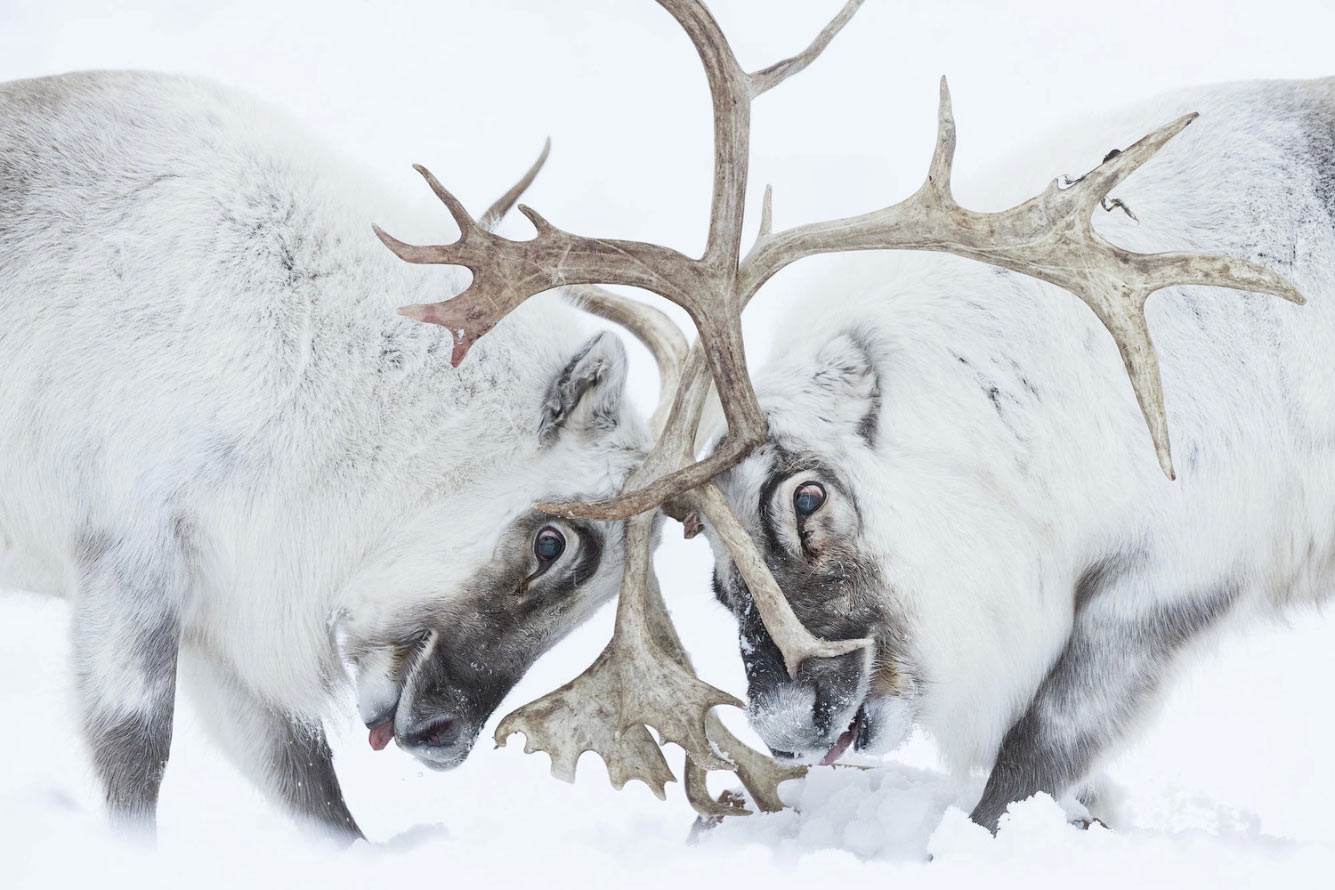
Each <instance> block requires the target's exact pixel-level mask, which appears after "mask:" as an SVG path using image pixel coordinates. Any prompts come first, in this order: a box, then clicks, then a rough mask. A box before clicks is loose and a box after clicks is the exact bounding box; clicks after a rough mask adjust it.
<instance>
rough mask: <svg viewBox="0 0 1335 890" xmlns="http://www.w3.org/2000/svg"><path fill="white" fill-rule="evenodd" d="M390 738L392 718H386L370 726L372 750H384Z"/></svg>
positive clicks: (392, 726) (392, 732)
mask: <svg viewBox="0 0 1335 890" xmlns="http://www.w3.org/2000/svg"><path fill="white" fill-rule="evenodd" d="M392 738H394V721H393V720H386V721H384V722H383V723H377V724H376V725H375V726H372V727H371V749H372V750H373V751H383V750H385V746H386V745H388V744H389V742H390V739H392Z"/></svg>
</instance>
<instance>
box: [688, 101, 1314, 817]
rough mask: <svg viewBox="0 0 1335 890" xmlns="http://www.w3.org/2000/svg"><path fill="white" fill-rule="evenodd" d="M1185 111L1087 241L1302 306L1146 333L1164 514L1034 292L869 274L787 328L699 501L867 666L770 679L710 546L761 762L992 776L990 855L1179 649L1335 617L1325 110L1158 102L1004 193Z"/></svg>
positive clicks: (1094, 747) (917, 263)
mask: <svg viewBox="0 0 1335 890" xmlns="http://www.w3.org/2000/svg"><path fill="white" fill-rule="evenodd" d="M1189 111H1199V112H1200V114H1201V117H1200V119H1199V120H1198V121H1197V122H1196V123H1195V124H1194V125H1193V126H1191V127H1190V128H1188V129H1187V130H1185V131H1184V132H1183V133H1182V135H1180V136H1178V137H1177V138H1175V139H1174V140H1173V141H1172V142H1171V143H1169V144H1168V145H1167V147H1166V148H1164V149H1163V150H1162V152H1161V153H1160V154H1158V155H1157V156H1155V158H1154V159H1153V160H1151V161H1150V162H1149V163H1148V164H1146V165H1145V166H1144V167H1143V168H1142V169H1141V170H1140V171H1138V172H1137V173H1135V174H1134V175H1133V176H1131V178H1130V179H1128V180H1127V181H1126V182H1125V183H1124V184H1122V185H1121V186H1119V187H1118V188H1117V189H1116V191H1115V192H1114V197H1116V198H1117V199H1119V201H1120V202H1121V203H1120V205H1118V204H1114V203H1109V204H1106V205H1105V206H1106V207H1108V208H1110V211H1111V212H1108V213H1102V212H1100V211H1097V210H1096V211H1095V213H1096V215H1097V217H1098V218H1097V220H1096V228H1097V229H1098V230H1099V232H1100V233H1101V234H1103V235H1105V236H1106V237H1107V238H1108V240H1110V241H1112V242H1113V243H1114V244H1116V245H1118V246H1120V247H1125V248H1128V249H1130V250H1134V251H1138V252H1142V253H1145V252H1153V251H1159V250H1198V251H1209V252H1211V253H1220V254H1229V255H1232V256H1237V257H1246V258H1249V259H1252V260H1255V261H1256V262H1258V263H1259V264H1261V265H1263V266H1266V267H1268V268H1270V269H1273V270H1275V271H1277V272H1279V273H1281V274H1282V275H1284V276H1285V277H1286V278H1288V279H1289V280H1290V281H1292V282H1293V283H1294V284H1295V285H1296V286H1297V287H1298V289H1299V290H1300V291H1302V292H1303V294H1304V295H1305V296H1306V297H1307V299H1308V304H1309V305H1308V306H1306V307H1305V308H1299V307H1296V306H1293V305H1291V304H1287V303H1284V302H1281V301H1277V300H1274V299H1273V298H1270V297H1265V296H1260V295H1256V294H1238V293H1235V292H1229V291H1222V290H1215V289H1202V288H1195V287H1180V288H1172V289H1169V290H1165V291H1163V292H1162V293H1161V294H1160V295H1159V296H1158V297H1156V298H1155V299H1154V300H1153V301H1151V303H1150V305H1149V312H1148V319H1149V326H1150V330H1151V331H1152V332H1153V335H1154V340H1155V343H1156V344H1157V348H1158V352H1159V354H1160V356H1161V362H1162V369H1163V387H1164V395H1165V401H1166V404H1167V411H1168V416H1169V418H1170V421H1171V423H1172V431H1173V442H1174V451H1175V454H1176V455H1177V460H1176V469H1177V479H1176V481H1175V482H1171V481H1169V480H1167V479H1166V478H1165V477H1164V475H1163V474H1162V473H1160V470H1159V467H1158V466H1157V465H1156V462H1155V459H1154V452H1153V450H1152V449H1151V448H1150V443H1149V440H1148V439H1147V437H1146V434H1145V423H1144V421H1143V420H1142V417H1141V411H1140V409H1139V408H1138V407H1137V404H1136V401H1135V399H1134V398H1133V394H1132V389H1131V387H1129V386H1128V385H1127V379H1126V375H1125V372H1124V371H1123V367H1122V362H1121V361H1120V360H1119V357H1118V353H1117V349H1116V347H1115V346H1114V343H1113V341H1112V340H1111V339H1110V338H1109V337H1108V335H1107V333H1106V332H1105V331H1104V330H1103V328H1102V327H1101V326H1100V324H1099V321H1098V320H1097V319H1096V318H1095V316H1094V314H1093V313H1091V312H1090V311H1089V310H1088V309H1087V308H1086V307H1085V306H1084V305H1081V304H1080V303H1078V302H1077V301H1075V300H1073V299H1071V298H1070V296H1069V295H1068V294H1065V293H1063V292H1061V291H1060V290H1059V289H1057V288H1055V287H1053V286H1051V285H1049V284H1046V283H1043V282H1041V281H1037V280H1035V279H1034V278H1030V277H1026V276H1023V275H1018V274H1014V273H1012V272H1009V271H1007V270H1004V269H1001V268H997V267H992V266H986V265H982V264H979V263H973V262H968V261H965V260H960V259H957V258H954V257H949V256H940V255H936V254H921V253H920V254H881V255H879V256H878V257H868V258H865V259H864V260H863V261H862V262H860V263H857V264H856V265H854V264H852V263H850V264H849V266H848V268H847V270H846V274H844V275H843V277H839V276H838V275H834V276H833V277H832V276H829V275H827V276H825V277H824V278H823V280H822V281H821V283H820V284H819V286H816V287H814V288H812V290H811V294H810V299H809V300H808V301H807V302H806V303H805V304H804V305H800V306H799V308H798V309H797V310H796V312H797V320H796V321H794V322H792V323H790V324H788V325H787V326H786V327H785V328H783V329H784V330H787V331H789V332H791V333H792V336H790V337H789V338H788V339H787V341H786V342H785V343H783V344H782V345H781V346H779V347H778V348H776V349H775V352H774V355H775V356H776V357H775V359H774V360H773V361H772V362H771V363H770V364H769V365H768V367H766V368H765V369H763V370H762V371H760V372H758V373H757V375H756V389H757V393H758V395H759V401H760V405H761V406H762V408H763V409H764V411H765V415H766V417H767V419H768V423H769V435H768V439H767V441H766V442H765V444H763V445H762V446H761V447H760V448H758V449H757V450H756V451H754V452H753V453H752V454H751V455H750V456H749V457H748V458H747V459H746V460H745V461H744V462H743V463H741V464H740V465H738V466H737V467H735V468H734V469H732V470H731V471H730V472H728V473H727V474H725V475H724V476H722V477H721V478H720V479H719V485H720V487H721V488H722V490H723V492H724V494H725V495H726V497H727V499H728V501H729V503H730V504H731V505H732V506H733V508H734V509H735V511H736V512H737V513H738V515H739V516H740V517H741V519H742V521H743V523H744V524H745V525H746V527H747V528H748V529H749V530H750V531H751V532H752V534H753V535H754V537H755V539H756V540H757V541H758V542H760V543H761V546H762V551H763V553H764V556H765V561H766V563H767V564H768V565H769V567H770V569H771V570H772V571H773V573H774V575H775V577H776V578H777V580H778V581H779V585H780V586H781V587H782V589H783V591H784V592H785V594H786V595H787V598H788V600H789V602H790V603H791V605H792V607H793V610H794V611H795V612H796V614H797V615H798V617H799V618H801V619H802V621H803V623H804V624H805V625H806V626H807V627H808V628H810V629H811V630H812V631H813V632H814V633H816V634H817V635H819V636H823V637H826V638H828V639H849V638H857V637H871V638H872V639H873V640H874V647H873V652H872V656H871V657H870V658H865V657H863V654H862V653H855V654H853V655H848V656H845V657H843V658H842V659H834V660H812V661H808V662H806V663H805V664H804V665H803V667H802V668H801V669H800V670H799V671H798V672H797V675H796V677H790V676H789V675H788V673H786V672H785V670H784V664H783V659H782V658H781V656H780V653H779V650H778V649H777V648H776V647H775V644H774V642H773V641H772V640H771V637H770V635H769V633H767V632H766V630H765V628H764V626H763V624H762V622H761V620H760V618H759V617H758V616H757V613H756V610H755V608H754V607H753V604H752V601H751V597H750V595H749V593H748V591H747V585H746V584H745V583H744V582H743V581H742V579H741V578H740V577H739V575H738V573H737V572H736V571H735V569H734V566H733V559H732V556H731V555H730V552H729V550H728V548H726V547H724V546H722V544H721V543H719V542H718V541H717V540H716V541H715V543H716V544H717V546H716V548H715V549H716V555H717V565H716V575H715V586H716V590H717V593H718V596H719V598H720V599H721V600H722V601H723V602H724V603H725V604H727V605H728V606H729V607H730V608H731V610H732V611H733V612H734V613H736V615H737V616H738V618H739V622H740V628H741V640H742V652H743V658H744V660H745V662H746V667H747V673H748V679H749V687H750V689H749V693H750V694H749V702H750V703H749V709H750V715H751V719H752V722H753V724H754V725H755V727H756V728H757V729H758V730H759V732H760V734H761V735H762V736H763V738H764V739H765V741H766V742H767V743H768V744H769V745H770V746H771V747H772V748H773V749H775V750H776V751H784V752H790V753H791V754H793V755H797V756H800V757H802V758H804V759H811V760H815V759H822V760H823V761H824V762H832V761H833V760H835V759H837V758H838V757H839V756H840V755H841V754H842V753H843V752H844V750H845V749H846V748H848V747H849V746H850V745H852V746H854V747H857V748H864V749H870V750H884V749H888V748H892V747H894V746H895V745H897V744H898V743H899V742H900V740H901V739H902V738H903V737H904V735H905V734H906V733H907V732H908V730H909V728H910V727H911V726H912V725H913V724H914V723H915V722H917V723H918V724H920V725H921V726H923V727H925V728H926V729H927V730H928V731H929V732H930V734H931V735H932V736H933V737H935V739H936V740H937V741H938V742H939V743H940V746H941V748H942V750H943V751H944V753H945V755H946V756H947V757H948V758H949V760H950V761H951V762H952V763H953V764H954V765H956V766H958V767H960V768H962V769H963V768H971V767H972V768H977V767H984V768H986V767H990V768H991V778H990V780H989V782H988V784H987V788H986V791H985V792H984V795H983V798H982V800H981V801H980V802H979V803H978V805H977V808H976V809H975V810H974V812H973V818H974V819H975V820H976V821H978V822H979V823H981V824H983V825H986V826H988V827H991V828H995V827H996V825H997V821H998V819H999V817H1000V816H1001V815H1002V813H1003V812H1004V811H1005V809H1006V807H1007V805H1008V804H1010V803H1011V802H1012V801H1015V800H1019V799H1021V798H1025V797H1027V796H1029V795H1032V794H1034V793H1035V792H1037V791H1046V792H1050V793H1052V794H1054V795H1057V796H1061V795H1064V794H1067V793H1071V792H1074V793H1076V794H1078V795H1079V796H1081V797H1082V798H1083V799H1084V800H1085V801H1086V802H1087V803H1091V804H1093V803H1095V801H1094V800H1093V799H1092V797H1093V796H1094V792H1095V791H1096V790H1097V783H1096V782H1092V781H1091V776H1093V774H1094V772H1095V770H1096V767H1097V764H1098V762H1099V758H1100V755H1101V754H1103V753H1104V751H1105V750H1106V749H1107V748H1108V746H1110V745H1111V744H1112V743H1114V742H1116V741H1117V740H1119V739H1121V738H1123V737H1124V736H1125V735H1126V734H1127V733H1128V732H1129V731H1130V730H1131V729H1132V728H1133V725H1134V724H1135V723H1136V722H1137V718H1138V717H1140V716H1141V715H1142V714H1143V713H1144V711H1145V710H1146V706H1147V705H1149V704H1150V702H1151V701H1152V700H1153V699H1154V698H1155V697H1156V695H1157V694H1158V693H1159V692H1160V691H1161V689H1162V688H1163V686H1164V684H1165V680H1166V678H1167V676H1168V674H1169V673H1170V671H1171V669H1172V668H1173V667H1174V666H1175V665H1177V664H1179V663H1180V662H1182V661H1183V660H1184V659H1185V658H1186V656H1187V655H1188V653H1189V651H1190V650H1191V649H1192V648H1193V646H1194V645H1196V644H1197V642H1198V641H1200V640H1202V639H1205V638H1206V637H1208V636H1209V635H1210V634H1211V633H1213V632H1215V631H1216V630H1217V629H1218V628H1220V627H1222V626H1224V625H1225V624H1226V623H1228V622H1229V621H1232V620H1246V619H1248V618H1252V617H1254V616H1257V615H1266V614H1270V613H1273V612H1275V611H1277V610H1280V609H1282V608H1284V607H1286V606H1290V605H1293V604H1301V603H1311V602H1315V601H1318V600H1320V599H1322V598H1324V597H1328V596H1329V595H1330V594H1331V593H1332V591H1333V590H1335V79H1328V80H1319V81H1312V82H1301V83H1300V82H1285V83H1279V82H1270V83H1244V84H1237V85H1232V86H1223V87H1216V88H1211V89H1199V90H1193V91H1189V92H1184V93H1181V94H1177V95H1173V96H1170V97H1167V98H1164V99H1162V100H1160V101H1156V102H1152V103H1149V104H1148V105H1146V106H1144V107H1141V108H1137V109H1135V110H1134V111H1133V112H1130V113H1127V114H1125V115H1121V116H1117V117H1115V118H1113V119H1104V120H1101V121H1100V122H1099V124H1098V126H1097V127H1091V128H1088V130H1087V132H1086V133H1085V135H1084V136H1083V137H1082V138H1080V139H1075V140H1072V139H1065V140H1063V141H1061V142H1060V143H1058V144H1059V145H1060V149H1061V150H1060V152H1057V151H1055V150H1054V143H1053V142H1052V141H1049V142H1048V143H1047V144H1048V146H1049V148H1048V149H1047V150H1042V151H1038V152H1035V153H1033V154H1032V155H1031V156H1030V158H1031V159H1032V160H1033V161H1034V162H1035V164H1036V169H1038V170H1039V171H1041V172H1040V173H1039V177H1040V178H1038V179H1033V180H1028V181H1026V180H1025V179H1024V178H1023V177H1022V176H1021V177H1016V176H1015V174H1016V169H1015V167H1014V166H1010V167H1007V168H1005V169H1006V173H1005V175H1006V177H1007V178H1008V180H1017V179H1018V181H1019V182H1020V183H1023V184H1022V185H1020V186H1019V187H1020V188H1027V187H1029V186H1030V185H1032V184H1033V183H1034V182H1041V181H1042V177H1048V178H1050V177H1051V176H1052V174H1053V173H1054V172H1056V171H1060V170H1070V171H1072V172H1079V171H1081V170H1086V169H1089V168H1090V166H1091V165H1092V164H1094V163H1096V162H1097V161H1098V160H1099V158H1101V157H1103V156H1104V154H1105V153H1106V152H1107V150H1108V149H1109V148H1111V147H1112V146H1125V145H1126V144H1127V142H1128V140H1130V139H1133V138H1135V137H1136V136H1138V135H1139V134H1141V133H1144V132H1147V131H1148V130H1150V129H1151V128H1152V126H1153V125H1155V124H1158V123H1162V122H1163V121H1166V120H1170V119H1172V118H1173V117H1174V116H1175V115H1179V114H1182V113H1184V112H1189ZM1004 197H1005V201H1003V202H1000V203H999V204H998V206H1007V204H1006V202H1007V201H1010V200H1011V199H1013V198H1014V197H1016V195H1015V194H1007V195H1005V196H1004ZM1124 208H1125V212H1124ZM1132 213H1134V214H1135V218H1133V217H1132V216H1131V214H1132ZM816 307H819V308H818V309H817V308H816ZM706 531H707V532H709V533H710V534H711V537H714V538H715V539H717V535H715V534H714V533H713V531H712V529H710V528H709V527H708V525H706ZM1095 812H1096V813H1097V812H1098V810H1097V807H1096V809H1095Z"/></svg>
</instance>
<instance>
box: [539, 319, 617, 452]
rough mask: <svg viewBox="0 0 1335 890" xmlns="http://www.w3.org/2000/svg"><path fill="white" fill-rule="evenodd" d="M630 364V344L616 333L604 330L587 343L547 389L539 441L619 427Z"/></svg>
mask: <svg viewBox="0 0 1335 890" xmlns="http://www.w3.org/2000/svg"><path fill="white" fill-rule="evenodd" d="M626 365H627V361H626V347H625V346H623V345H622V344H621V341H620V340H619V339H617V337H616V336H615V335H614V334H611V333H609V332H607V331H604V332H602V333H601V334H598V335H596V336H595V337H593V339H591V340H589V342H587V343H585V344H584V347H583V348H582V349H580V351H579V352H577V353H575V355H574V356H573V357H572V358H571V359H570V361H569V362H568V363H567V364H566V366H565V367H564V368H563V369H562V370H561V373H559V374H557V375H556V378H555V379H553V380H552V383H551V386H549V387H548V388H547V397H546V398H545V399H544V400H543V403H542V420H541V421H540V422H539V423H538V441H540V442H542V443H543V444H544V445H546V444H550V443H552V442H554V441H556V439H557V437H558V436H561V435H566V434H567V433H569V432H575V433H581V434H589V433H594V432H597V431H607V430H612V429H615V428H616V425H617V422H618V420H619V419H620V416H621V400H622V398H623V396H624V395H625V392H626Z"/></svg>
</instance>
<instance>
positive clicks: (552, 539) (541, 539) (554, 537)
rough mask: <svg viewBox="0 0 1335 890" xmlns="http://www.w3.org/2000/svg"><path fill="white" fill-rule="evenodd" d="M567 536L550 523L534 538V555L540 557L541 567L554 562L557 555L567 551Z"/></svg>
mask: <svg viewBox="0 0 1335 890" xmlns="http://www.w3.org/2000/svg"><path fill="white" fill-rule="evenodd" d="M565 549H566V538H565V535H563V534H561V533H560V532H559V531H557V530H556V529H555V528H553V527H551V526H550V525H548V526H545V527H543V529H542V531H540V532H538V536H537V537H536V538H534V539H533V555H534V556H536V557H537V558H538V563H539V565H540V567H541V568H544V569H545V568H546V567H547V565H548V564H549V563H551V562H553V561H554V560H555V559H556V558H557V557H559V556H560V555H561V554H562V553H564V552H565Z"/></svg>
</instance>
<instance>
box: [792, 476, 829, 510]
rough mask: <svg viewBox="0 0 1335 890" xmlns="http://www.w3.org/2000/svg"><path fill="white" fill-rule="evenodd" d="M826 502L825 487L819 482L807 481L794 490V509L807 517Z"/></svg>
mask: <svg viewBox="0 0 1335 890" xmlns="http://www.w3.org/2000/svg"><path fill="white" fill-rule="evenodd" d="M824 503H825V489H824V488H823V487H822V486H821V484H820V483H819V482H805V483H803V484H802V485H800V486H798V489H797V491H795V492H793V509H794V510H796V511H797V515H798V516H800V517H802V518H803V519H806V518H807V517H808V516H810V515H811V514H812V513H815V512H816V511H817V510H819V509H820V508H821V505H822V504H824Z"/></svg>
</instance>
